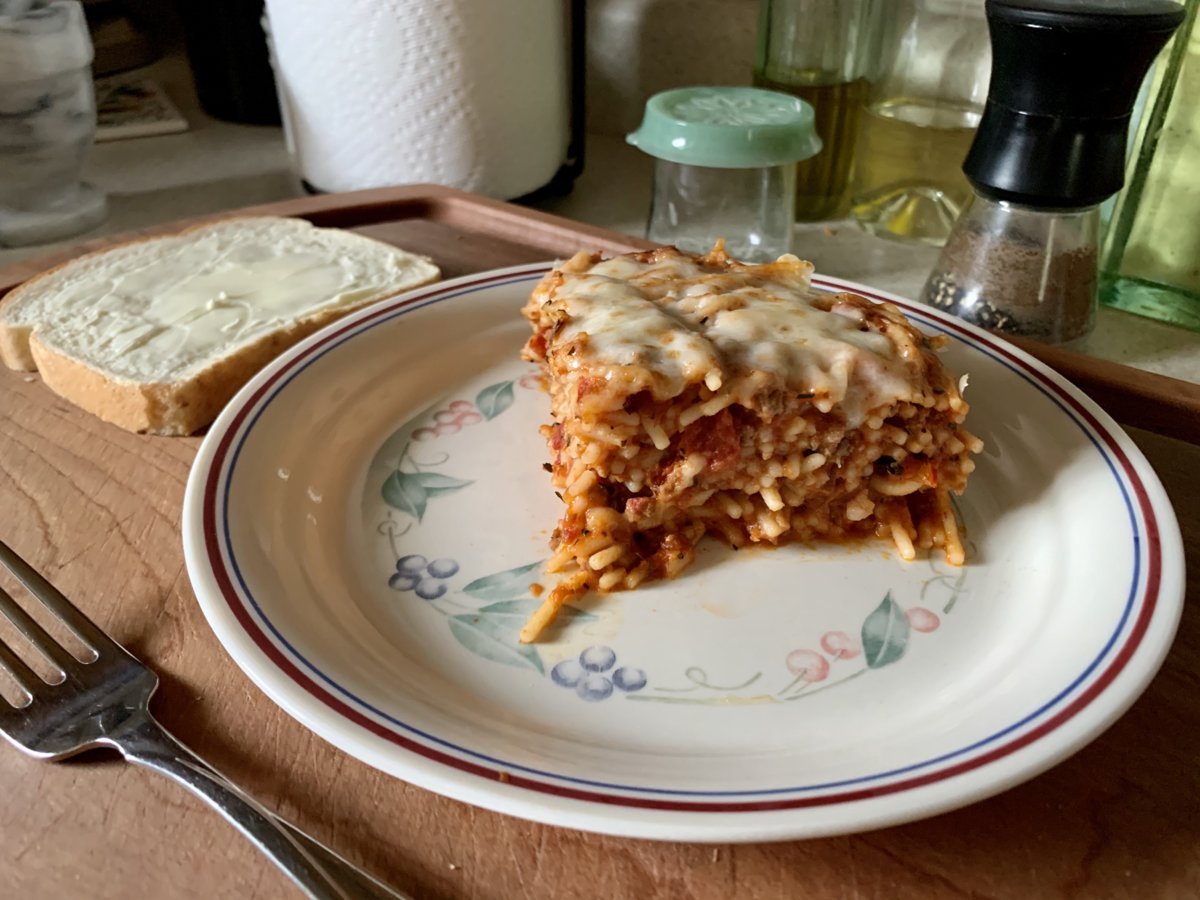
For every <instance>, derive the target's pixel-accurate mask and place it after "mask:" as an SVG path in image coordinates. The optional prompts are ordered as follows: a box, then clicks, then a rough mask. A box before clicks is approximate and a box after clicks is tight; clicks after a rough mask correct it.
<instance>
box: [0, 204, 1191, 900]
mask: <svg viewBox="0 0 1200 900" xmlns="http://www.w3.org/2000/svg"><path fill="white" fill-rule="evenodd" d="M252 212H255V213H274V214H284V215H302V216H304V217H306V218H310V219H312V220H313V221H314V222H317V223H318V224H322V225H337V226H341V227H347V228H352V229H353V230H356V231H361V232H362V233H364V234H369V235H371V236H374V237H377V238H380V239H382V240H386V241H391V242H394V243H396V244H399V245H402V246H404V247H406V248H407V249H410V250H415V251H418V252H422V253H426V254H428V255H430V256H432V257H433V258H434V259H435V261H436V262H437V263H438V264H439V265H440V266H441V267H442V269H443V271H444V273H445V275H446V277H453V276H457V275H461V274H466V273H469V272H473V271H479V270H484V269H489V268H494V267H497V266H502V265H511V264H516V263H521V262H529V261H535V260H544V259H548V258H552V257H561V256H565V255H567V254H570V253H572V252H574V251H575V250H577V249H584V248H587V249H600V250H605V251H612V252H617V251H623V250H627V249H631V248H636V247H643V246H647V245H646V244H645V243H644V242H642V241H638V240H635V239H632V238H628V237H626V236H623V235H618V234H614V233H612V232H607V231H603V230H600V229H596V228H592V227H588V226H584V225H579V224H577V223H573V222H568V221H565V220H562V219H558V218H555V217H552V216H548V215H545V214H541V213H535V212H531V211H528V210H524V209H520V208H517V207H513V206H509V205H507V204H501V203H496V202H494V201H489V200H483V199H481V198H477V197H472V196H470V195H466V194H462V193H459V192H455V191H450V190H447V189H441V188H428V187H417V188H405V189H394V190H382V191H370V192H364V193H359V194H352V195H341V196H338V195H328V196H322V197H313V198H303V199H299V200H293V201H287V202H284V203H279V204H273V205H271V206H268V207H259V208H256V209H255V210H253V211H252ZM179 227H182V225H181V224H178V225H175V226H164V227H162V228H156V229H152V230H150V232H148V233H160V232H165V231H169V230H172V229H173V228H179ZM84 249H86V248H84ZM74 252H79V251H78V250H77V251H74ZM67 255H70V254H67ZM46 264H47V263H46V261H38V262H35V263H25V264H21V265H20V266H17V267H12V268H9V269H6V270H0V293H3V292H4V291H5V290H8V289H9V288H10V287H11V286H12V285H14V284H15V283H17V282H19V281H20V280H22V279H23V278H25V277H27V276H28V275H31V274H34V273H35V272H36V271H38V270H40V269H41V268H43V267H44V266H45V265H46ZM1036 349H1037V352H1038V353H1039V355H1042V356H1043V358H1045V359H1047V360H1048V361H1051V362H1052V364H1055V365H1058V366H1059V368H1060V369H1061V370H1062V371H1064V372H1067V373H1068V374H1069V376H1070V377H1072V378H1073V379H1074V380H1076V381H1077V382H1078V383H1081V384H1082V385H1083V386H1084V387H1085V389H1088V390H1090V391H1091V392H1092V393H1093V395H1094V396H1095V397H1096V398H1097V399H1098V400H1099V401H1100V402H1101V403H1102V404H1104V405H1106V406H1108V408H1109V409H1110V410H1111V411H1113V412H1114V413H1115V414H1116V415H1117V417H1118V418H1119V419H1120V420H1121V421H1123V422H1125V423H1132V424H1137V425H1142V426H1144V427H1149V428H1154V429H1157V430H1158V431H1161V432H1164V433H1166V434H1175V435H1177V436H1183V437H1189V438H1191V439H1193V440H1197V439H1200V426H1198V425H1197V419H1198V418H1200V417H1198V416H1197V415H1196V412H1197V410H1200V402H1198V401H1197V397H1196V393H1194V392H1193V391H1191V390H1188V389H1184V388H1181V387H1178V385H1182V384H1183V383H1179V382H1173V380H1172V379H1163V378H1161V376H1151V375H1146V374H1145V373H1135V372H1133V370H1125V371H1121V370H1124V369H1125V367H1122V366H1115V365H1113V364H1111V363H1099V362H1095V361H1089V360H1087V359H1086V358H1080V357H1078V355H1077V354H1070V353H1067V352H1066V351H1052V350H1049V348H1036ZM1063 354H1065V355H1063ZM1194 387H1195V386H1191V385H1187V386H1186V388H1189V389H1193V388H1194ZM1184 420H1186V421H1184ZM1132 433H1133V435H1134V438H1135V440H1137V442H1138V444H1139V445H1140V446H1141V447H1142V449H1143V450H1144V451H1145V453H1146V454H1147V456H1148V457H1149V458H1150V460H1151V462H1152V463H1153V464H1154V466H1155V468H1156V469H1157V470H1158V472H1159V475H1160V477H1161V478H1162V479H1163V481H1164V483H1165V484H1166V487H1167V490H1168V493H1169V494H1170V496H1171V498H1172V500H1173V502H1174V504H1175V507H1176V510H1177V512H1178V514H1179V517H1180V520H1181V524H1182V526H1183V531H1184V535H1185V541H1186V548H1187V556H1188V562H1189V570H1190V571H1191V572H1192V573H1195V572H1197V571H1200V502H1198V501H1200V484H1198V482H1197V479H1196V478H1195V476H1194V473H1195V472H1196V471H1197V467H1198V466H1200V448H1197V447H1196V446H1193V445H1191V444H1187V443H1184V442H1182V441H1179V440H1175V439H1172V438H1170V437H1164V436H1162V435H1160V434H1152V433H1149V432H1147V431H1141V430H1133V431H1132ZM198 445H199V439H198V438H185V439H175V438H156V437H147V436H139V435H133V434H128V433H126V432H123V431H120V430H119V429H116V428H113V427H111V426H109V425H106V424H105V423H103V422H100V421H99V420H97V419H95V418H93V417H91V416H89V415H87V414H85V413H83V412H81V411H79V410H77V409H75V408H74V407H72V406H71V405H70V404H68V403H66V402H65V401H63V400H61V399H60V398H58V397H57V396H55V395H54V394H52V393H50V392H49V391H47V390H46V389H45V388H44V387H43V386H42V384H41V383H40V381H39V380H38V378H37V376H36V375H26V374H23V373H14V372H9V371H7V370H0V537H3V538H4V540H6V541H8V542H9V543H10V544H12V545H13V547H14V548H15V549H16V550H17V551H18V552H19V553H21V554H22V555H24V556H25V557H26V558H27V559H29V561H30V562H32V563H33V564H34V565H35V566H37V567H39V568H40V569H41V570H42V571H43V572H45V573H46V574H47V575H48V576H49V577H50V578H51V579H52V580H53V581H55V583H56V584H58V586H59V587H60V588H61V589H62V590H64V591H65V592H66V593H67V594H68V595H69V596H71V597H73V598H74V599H75V600H76V602H78V604H79V605H80V606H81V607H83V608H84V609H85V610H86V611H87V612H88V613H89V615H91V616H92V617H93V618H94V619H95V620H96V621H97V622H98V623H99V624H100V625H101V626H102V627H103V628H105V629H106V630H108V631H109V633H111V634H112V635H113V636H114V637H115V638H117V639H118V640H119V641H121V642H122V643H124V644H125V645H126V646H127V647H129V649H130V650H131V651H133V652H134V653H135V654H137V655H138V656H140V657H141V658H142V659H143V660H145V661H146V662H147V663H148V664H150V665H151V666H152V667H153V668H154V669H155V670H156V671H157V672H158V673H159V675H160V676H161V678H162V688H161V689H160V692H159V696H158V698H157V699H156V701H155V703H154V706H153V708H154V710H155V712H156V714H157V715H159V717H160V718H161V719H162V720H163V722H164V723H165V724H166V725H167V727H168V728H170V729H171V730H172V731H174V732H175V733H176V734H177V735H178V736H179V737H180V738H182V739H183V740H184V741H185V742H186V743H188V744H189V745H191V746H192V747H194V748H195V749H196V750H197V751H198V752H200V753H201V754H202V755H204V756H205V757H206V758H208V759H209V760H210V761H212V762H213V763H214V764H215V765H216V766H217V767H218V768H220V769H222V770H223V771H225V772H226V773H228V774H229V775H230V776H231V777H233V778H234V779H235V780H236V781H238V782H239V783H240V784H242V785H243V786H245V787H246V788H247V789H249V790H250V791H251V793H253V794H255V795H256V796H258V797H259V798H260V799H262V800H263V801H264V802H266V803H267V804H268V805H269V806H271V807H273V808H274V809H276V810H278V811H279V812H280V813H282V814H283V815H285V816H287V817H289V818H291V819H292V820H293V821H295V822H296V823H297V824H299V825H300V826H301V827H303V828H305V829H306V830H308V831H309V832H311V833H312V834H314V835H315V836H317V837H318V838H320V839H322V840H324V841H326V842H327V843H329V844H330V845H331V846H333V847H335V848H337V849H339V850H340V851H341V852H343V853H344V854H346V855H347V856H348V857H349V858H350V859H352V860H353V861H355V862H358V863H360V864H362V865H364V866H366V867H367V868H369V869H371V870H372V871H373V872H375V873H377V874H378V875H380V876H381V877H382V878H384V879H385V880H386V881H388V882H389V883H391V884H393V885H395V886H397V887H399V888H401V889H404V890H407V891H409V892H410V893H412V894H413V896H415V897H419V898H426V897H429V898H493V897H495V898H574V897H579V898H592V897H595V898H605V900H607V898H625V897H629V898H639V900H640V898H664V900H666V898H672V900H673V898H693V897H694V898H721V900H726V898H735V897H737V898H740V897H747V898H767V897H785V898H793V897H795V898H800V897H805V898H875V897H878V898H889V900H890V898H922V900H924V898H941V897H1002V898H1021V900H1025V898H1040V897H1064V898H1107V897H1130V898H1139V900H1140V898H1156V897H1163V898H1168V897H1170V898H1175V897H1195V896H1200V764H1198V763H1197V760H1200V611H1197V609H1196V607H1195V605H1194V604H1190V605H1189V606H1188V608H1187V609H1186V610H1185V612H1184V617H1183V622H1182V625H1181V630H1180V634H1179V638H1178V639H1177V641H1176V643H1175V646H1174V648H1173V650H1172V652H1171V655H1170V657H1169V658H1168V660H1167V663H1166V665H1165V667H1164V669H1163V671H1162V672H1161V673H1160V674H1159V676H1158V677H1157V678H1156V679H1155V681H1154V682H1153V684H1152V685H1151V686H1150V688H1149V690H1148V691H1147V692H1146V693H1145V695H1144V696H1143V697H1142V698H1141V699H1140V700H1139V701H1138V702H1137V703H1136V704H1135V705H1134V707H1133V708H1132V710H1131V711H1130V712H1129V713H1128V714H1127V715H1126V716H1124V717H1123V718H1122V719H1121V720H1120V721H1119V722H1117V723H1116V724H1115V725H1114V726H1113V727H1112V728H1111V729H1110V730H1109V731H1108V732H1107V733H1105V734H1104V735H1103V736H1101V737H1100V738H1099V739H1097V740H1096V741H1095V742H1094V743H1092V744H1091V745H1089V746H1088V747H1087V748H1086V749H1084V750H1083V751H1081V752H1080V753H1079V754H1077V755H1076V756H1074V757H1072V758H1071V759H1069V760H1067V761H1066V762H1064V763H1062V764H1061V765H1059V766H1057V767H1056V768H1054V769H1052V770H1051V771H1050V772H1048V773H1046V774H1044V775H1042V776H1041V777H1039V778H1037V779H1034V780H1033V781H1031V782H1028V783H1027V784H1025V785H1022V786H1020V787H1017V788H1014V789H1012V790H1010V791H1008V792H1006V793H1004V794H1002V795H1000V796H998V797H995V798H992V799H990V800H987V801H985V802H982V803H979V804H976V805H974V806H971V807H969V808H967V809H963V810H960V811H958V812H954V813H949V814H945V815H942V816H938V817H936V818H933V819H929V820H926V821H924V822H918V823H914V824H911V825H906V826H902V827H897V828H891V829H887V830H883V831H876V832H872V833H869V834H863V835H857V836H852V837H842V838H831V839H826V840H817V841H808V842H793V843H780V844H762V845H742V846H700V845H691V844H672V843H651V842H644V841H631V840H621V839H616V838H606V837H597V836H594V835H589V834H584V833H582V832H575V831H569V830H565V829H557V828H550V827H544V826H540V825H534V824H530V823H527V822H523V821H520V820H517V819H512V818H508V817H505V816H501V815H497V814H494V813H489V812H484V811H482V810H478V809H474V808H472V807H468V806H465V805H463V804H460V803H457V802H455V801H452V800H446V799H443V798H441V797H438V796H436V795H434V794H430V793H428V792H426V791H423V790H420V789H418V788H414V787H410V786H408V785H406V784H404V783H403V782H401V781H398V780H396V779H393V778H390V777H388V776H385V775H383V774H381V773H379V772H377V771H375V770H373V769H371V768H369V767H368V766H366V765H364V764H362V763H360V762H358V761H357V760H355V759H352V758H351V757H349V756H346V755H345V754H343V753H341V752H340V751H338V750H335V749H334V748H332V747H331V746H329V745H327V744H325V743H324V742H322V741H321V740H320V739H318V738H316V737H314V736H313V735H312V734H311V733H309V732H308V731H307V730H306V729H305V728H303V727H302V726H301V725H299V724H298V723H297V722H295V721H293V720H292V719H291V718H289V717H288V716H287V715H285V714H284V713H283V712H282V711H280V710H279V709H278V708H277V707H276V706H275V705H274V704H273V703H271V702H270V701H269V700H267V699H266V698H265V696H263V695H262V694H261V693H260V692H259V691H258V690H257V689H256V688H255V687H254V686H253V685H252V684H251V683H250V682H249V681H248V680H247V679H246V677H245V676H244V675H242V674H241V672H240V670H239V669H238V668H237V667H236V666H235V665H234V664H233V662H232V661H231V660H230V659H229V658H228V657H227V656H226V655H225V653H224V651H223V650H222V648H221V647H220V645H219V644H218V643H217V642H216V639H215V638H214V637H213V635H212V633H211V632H210V631H209V629H208V627H207V625H206V623H205V622H204V619H203V617H202V615H201V613H200V610H199V607H198V605H197V603H196V600H195V598H194V597H193V595H192V592H191V588H190V587H189V584H188V579H187V575H186V572H185V571H184V568H183V554H182V548H181V546H180V538H179V533H180V507H181V503H182V496H183V489H184V484H185V481H186V478H187V473H188V468H189V466H190V464H191V461H192V458H193V456H194V454H195V452H196V448H197V447H198ZM0 584H2V585H4V586H5V587H7V588H8V589H9V590H11V591H13V592H14V593H15V592H16V591H15V586H14V583H13V581H12V579H9V578H8V577H7V576H0ZM1196 587H1197V585H1196V576H1195V574H1193V575H1191V576H1190V577H1189V582H1188V592H1189V596H1196V593H1195V591H1196ZM0 636H3V637H5V638H10V637H11V631H9V630H8V627H7V623H3V624H0ZM0 796H2V797H3V798H4V799H3V802H0V897H3V898H7V897H13V898H32V900H42V898H46V900H49V898H56V900H57V898H63V897H88V898H126V897H128V896H129V895H130V894H133V893H136V894H137V895H139V896H143V897H147V898H154V900H175V898H179V900H193V898H195V900H201V898H203V900H216V898H230V900H232V898H238V900H243V898H256V897H261V898H274V897H289V896H295V895H296V892H295V891H294V890H292V888H291V887H290V885H289V884H288V882H287V881H286V880H285V879H284V878H283V877H282V876H281V875H279V874H277V872H276V871H275V870H274V868H273V867H271V866H270V865H269V864H267V863H265V862H264V861H263V860H261V859H260V858H259V857H258V855H257V854H256V853H255V851H253V850H251V849H250V847H249V845H248V844H246V843H245V842H244V841H243V840H242V839H241V838H240V837H239V836H238V835H237V834H236V833H235V832H234V831H233V829H231V828H230V827H228V826H227V825H225V824H224V823H223V822H222V821H221V820H219V819H218V818H217V816H216V815H215V814H213V813H211V812H209V811H208V809H207V808H205V807H203V806H202V805H201V804H200V803H199V802H198V801H195V800H193V799H192V798H191V797H190V796H189V795H187V794H186V793H184V792H183V791H182V790H181V789H179V788H177V787H175V786H174V785H172V784H170V783H168V782H166V781H163V780H160V779H158V778H156V777H155V776H153V775H150V774H148V773H145V772H143V771H140V770H135V769H133V768H131V767H128V766H125V765H123V764H120V763H118V762H117V761H116V760H115V758H106V757H103V756H101V755H91V756H87V757H85V758H82V759H80V760H79V761H76V762H71V763H65V764H58V765H51V764H45V763H37V762H34V761H32V760H29V759H27V758H25V757H24V756H22V755H20V754H18V753H17V752H15V751H9V750H8V749H7V748H2V749H0Z"/></svg>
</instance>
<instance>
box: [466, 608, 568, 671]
mask: <svg viewBox="0 0 1200 900" xmlns="http://www.w3.org/2000/svg"><path fill="white" fill-rule="evenodd" d="M518 631H520V627H519V626H518V628H517V629H516V630H514V629H512V628H511V627H509V624H508V621H507V619H506V618H503V617H496V618H492V617H489V616H484V615H479V614H476V613H464V614H463V615H458V616H451V617H450V633H451V634H453V635H454V638H455V640H457V641H458V642H459V643H460V644H462V645H463V646H464V647H466V648H467V649H468V650H470V651H471V652H472V653H474V654H475V655H476V656H482V657H483V658H484V659H490V660H492V661H493V662H498V663H503V664H504V665H506V666H517V667H519V668H525V669H534V670H536V671H537V672H538V673H539V674H541V675H544V674H546V667H545V666H544V665H542V657H541V654H540V653H538V651H537V648H536V647H534V646H532V645H530V644H522V643H519V642H518V641H517V632H518Z"/></svg>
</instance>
